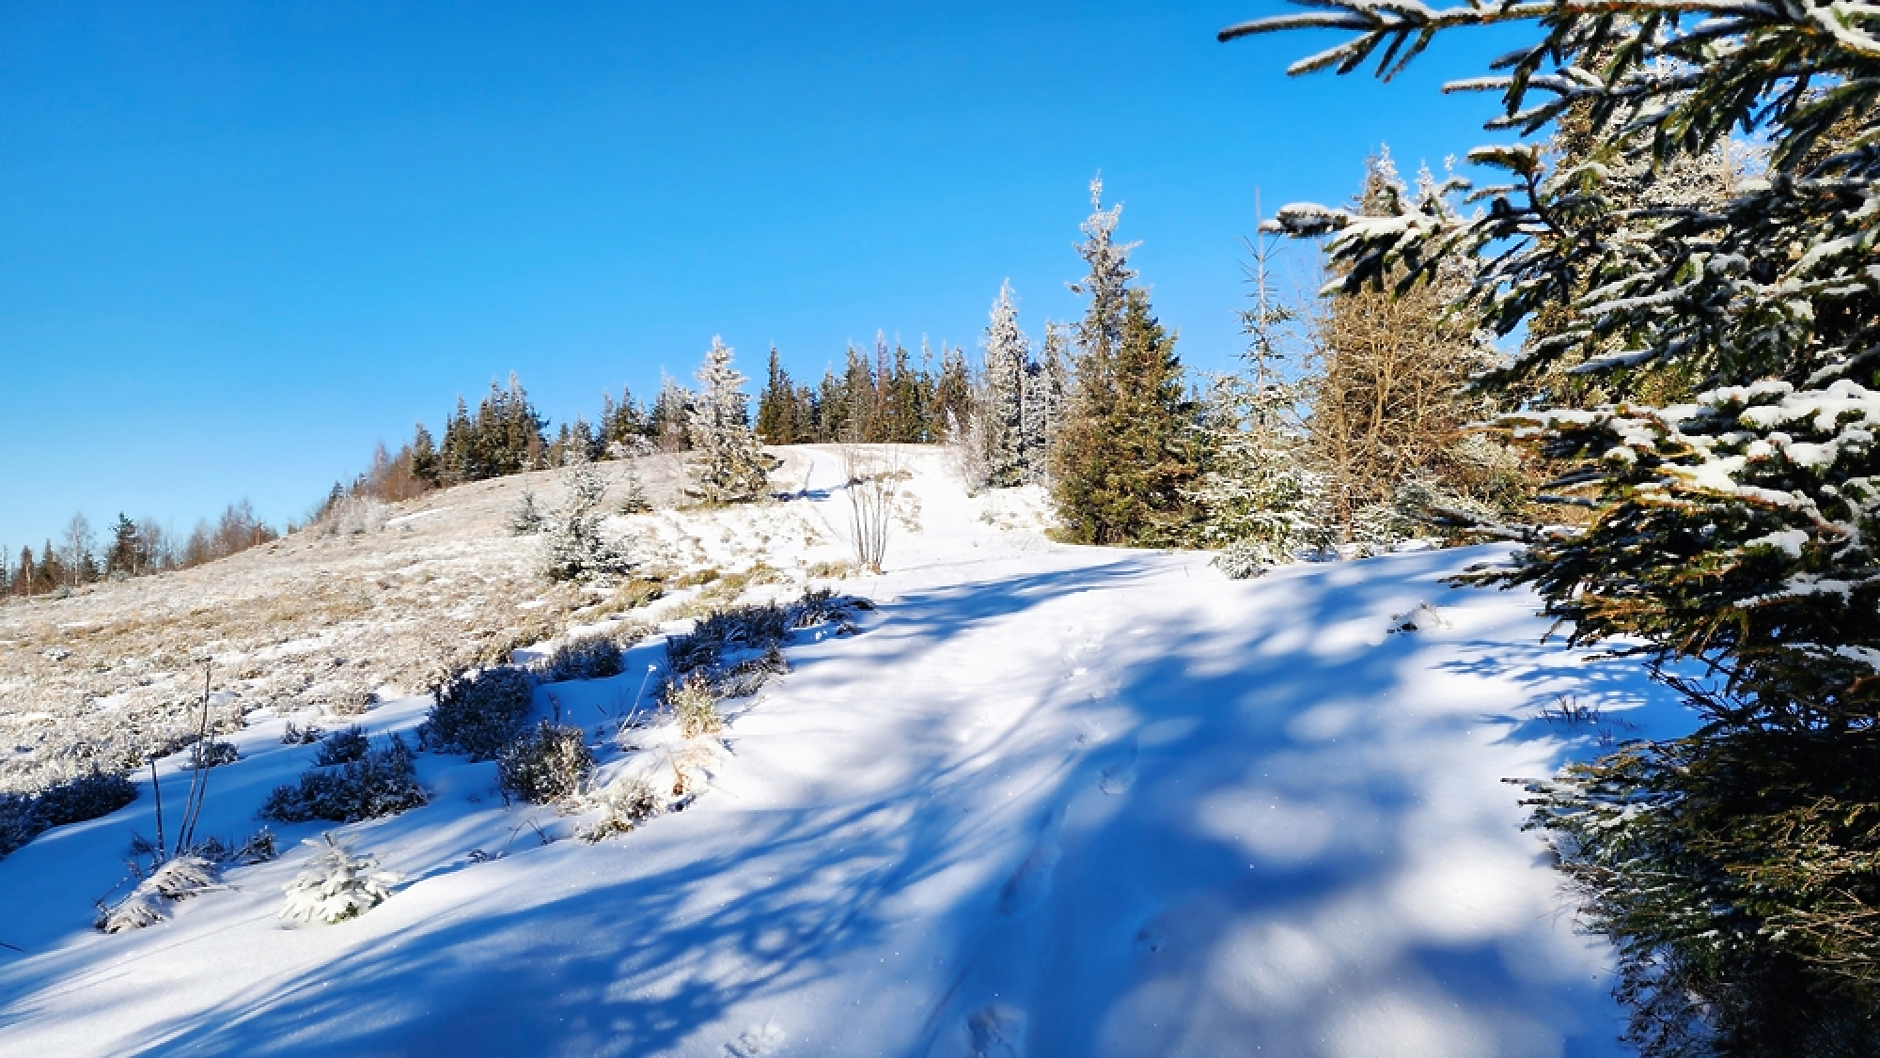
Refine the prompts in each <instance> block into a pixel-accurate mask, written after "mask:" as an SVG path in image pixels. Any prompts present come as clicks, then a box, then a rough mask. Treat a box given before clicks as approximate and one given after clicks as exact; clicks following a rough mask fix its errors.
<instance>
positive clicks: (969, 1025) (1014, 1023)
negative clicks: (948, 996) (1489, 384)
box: [966, 1003, 1025, 1058]
mask: <svg viewBox="0 0 1880 1058" xmlns="http://www.w3.org/2000/svg"><path fill="white" fill-rule="evenodd" d="M966 1036H967V1039H968V1040H969V1041H971V1043H972V1048H973V1050H972V1058H1024V1055H1025V1015H1024V1013H1023V1012H1022V1011H1020V1010H1018V1009H1017V1008H1016V1007H1009V1006H1005V1005H1004V1004H1002V1003H991V1004H988V1005H986V1006H983V1007H980V1008H979V1009H978V1010H975V1011H973V1013H972V1014H971V1015H969V1016H968V1017H967V1019H966Z"/></svg>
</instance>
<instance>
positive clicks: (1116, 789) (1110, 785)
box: [1097, 735, 1136, 794]
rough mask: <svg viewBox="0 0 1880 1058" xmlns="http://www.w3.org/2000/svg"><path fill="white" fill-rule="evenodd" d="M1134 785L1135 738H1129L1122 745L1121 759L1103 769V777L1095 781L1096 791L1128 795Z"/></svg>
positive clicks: (1132, 736)
mask: <svg viewBox="0 0 1880 1058" xmlns="http://www.w3.org/2000/svg"><path fill="white" fill-rule="evenodd" d="M1135 784H1136V736H1135V735H1131V736H1129V738H1128V740H1127V741H1125V742H1124V743H1123V759H1122V760H1119V761H1117V762H1115V763H1114V764H1111V765H1109V766H1108V767H1106V768H1104V769H1103V775H1102V777H1101V778H1099V779H1098V780H1097V789H1099V790H1102V791H1103V792H1104V793H1106V794H1120V793H1128V792H1129V788H1130V787H1131V786H1134V785H1135Z"/></svg>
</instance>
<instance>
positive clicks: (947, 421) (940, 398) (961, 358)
mask: <svg viewBox="0 0 1880 1058" xmlns="http://www.w3.org/2000/svg"><path fill="white" fill-rule="evenodd" d="M975 414H976V412H975V411H974V409H973V375H972V369H971V368H970V367H968V366H967V363H966V352H965V350H963V349H961V348H960V347H959V346H957V345H956V346H953V347H952V348H947V347H945V346H944V345H943V346H942V347H941V352H940V377H939V378H938V379H937V380H936V381H935V382H934V394H933V419H934V424H935V426H934V432H935V434H936V437H937V439H942V440H945V441H947V442H949V443H958V442H959V438H958V437H955V436H950V435H948V433H949V431H952V432H955V433H957V432H958V431H962V430H964V429H965V428H966V425H967V423H968V421H970V420H971V419H972V418H973V416H974V415H975ZM943 435H947V436H943Z"/></svg>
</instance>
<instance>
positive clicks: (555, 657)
mask: <svg viewBox="0 0 1880 1058" xmlns="http://www.w3.org/2000/svg"><path fill="white" fill-rule="evenodd" d="M535 671H536V674H537V677H538V678H539V679H541V681H542V682H543V683H558V682H560V681H562V680H598V679H604V678H606V677H608V676H618V675H620V671H621V664H620V645H619V644H618V643H615V642H614V641H613V640H612V639H609V638H608V637H606V636H584V637H582V638H579V639H570V640H567V641H565V642H563V643H561V644H560V645H559V646H557V647H556V648H555V652H554V653H552V654H550V655H549V656H548V657H546V658H544V659H543V660H542V661H540V662H538V663H537V664H536V666H535Z"/></svg>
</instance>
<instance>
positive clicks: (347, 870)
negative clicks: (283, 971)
mask: <svg viewBox="0 0 1880 1058" xmlns="http://www.w3.org/2000/svg"><path fill="white" fill-rule="evenodd" d="M320 837H321V840H323V841H325V842H326V847H325V848H323V849H320V851H319V852H318V853H316V854H315V855H314V857H313V859H311V860H309V861H307V867H306V869H305V870H303V871H301V872H300V876H299V877H297V878H295V879H294V880H293V881H292V882H289V883H288V884H287V885H286V886H284V887H283V888H284V889H285V891H286V893H287V906H286V907H283V908H282V909H281V915H280V917H282V918H286V919H294V920H296V921H300V922H325V923H327V924H328V925H331V924H333V923H335V922H344V921H346V920H347V919H349V918H357V917H359V916H360V915H363V914H365V913H366V912H367V911H370V910H372V909H373V908H375V907H377V906H379V905H380V904H382V903H384V902H385V901H386V900H388V899H390V898H391V895H392V886H394V885H397V884H398V882H399V877H398V876H397V875H395V874H393V873H391V872H389V871H382V870H380V869H379V858H378V857H377V856H373V855H370V854H367V855H363V856H362V855H358V854H356V853H354V852H353V850H352V848H351V847H349V846H346V845H341V844H339V843H338V842H336V841H334V840H333V835H331V834H322V835H321V836H320ZM307 844H309V845H314V847H315V848H319V846H318V844H316V843H315V842H312V841H309V842H307Z"/></svg>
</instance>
